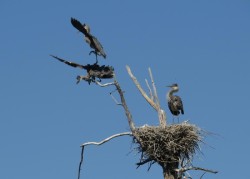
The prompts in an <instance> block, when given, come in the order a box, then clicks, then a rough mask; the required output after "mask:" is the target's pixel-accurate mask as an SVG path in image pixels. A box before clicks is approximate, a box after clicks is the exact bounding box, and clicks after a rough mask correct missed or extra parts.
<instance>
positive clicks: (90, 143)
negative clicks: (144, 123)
mask: <svg viewBox="0 0 250 179" xmlns="http://www.w3.org/2000/svg"><path fill="white" fill-rule="evenodd" d="M124 135H130V136H131V135H132V133H131V132H123V133H119V134H115V135H112V136H110V137H108V138H106V139H104V140H102V141H101V142H86V143H84V144H82V145H81V147H84V146H87V145H102V144H104V143H106V142H108V141H110V140H111V139H113V138H116V137H120V136H124Z"/></svg>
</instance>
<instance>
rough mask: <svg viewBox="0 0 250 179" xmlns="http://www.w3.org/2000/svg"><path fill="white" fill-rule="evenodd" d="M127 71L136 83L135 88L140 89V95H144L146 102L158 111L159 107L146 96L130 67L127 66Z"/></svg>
mask: <svg viewBox="0 0 250 179" xmlns="http://www.w3.org/2000/svg"><path fill="white" fill-rule="evenodd" d="M126 68H127V71H128V74H129V76H130V77H131V79H132V80H133V81H134V83H135V86H136V87H137V88H138V90H139V91H140V93H141V94H142V96H143V97H144V98H145V99H146V101H147V102H148V103H149V104H150V105H151V106H152V107H153V108H154V109H155V110H156V111H157V110H158V107H157V105H156V104H155V103H154V101H153V100H151V99H150V98H149V97H148V95H147V94H146V92H145V91H144V90H143V89H142V87H141V85H140V84H139V82H138V81H137V79H136V77H135V76H134V75H133V74H132V72H131V69H130V67H129V66H128V65H127V66H126Z"/></svg>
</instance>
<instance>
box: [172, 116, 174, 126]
mask: <svg viewBox="0 0 250 179" xmlns="http://www.w3.org/2000/svg"><path fill="white" fill-rule="evenodd" d="M172 120H173V124H174V116H173V119H172Z"/></svg>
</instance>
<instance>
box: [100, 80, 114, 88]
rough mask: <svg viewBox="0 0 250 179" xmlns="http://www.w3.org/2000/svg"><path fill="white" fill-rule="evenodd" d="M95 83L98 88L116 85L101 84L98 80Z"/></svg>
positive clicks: (112, 83)
mask: <svg viewBox="0 0 250 179" xmlns="http://www.w3.org/2000/svg"><path fill="white" fill-rule="evenodd" d="M95 83H96V84H97V85H98V86H100V87H107V86H111V85H114V82H111V83H105V84H102V83H100V82H99V81H97V80H95Z"/></svg>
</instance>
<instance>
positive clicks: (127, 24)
mask: <svg viewBox="0 0 250 179" xmlns="http://www.w3.org/2000/svg"><path fill="white" fill-rule="evenodd" d="M71 17H74V18H77V19H78V20H80V21H81V22H86V23H87V24H89V25H90V26H91V32H92V34H94V35H95V36H96V37H98V39H99V40H100V41H101V43H102V45H103V46H104V50H105V51H106V53H107V59H106V60H103V59H101V58H99V62H100V64H105V65H112V66H113V67H114V68H115V72H116V75H117V79H118V81H119V82H120V85H121V86H122V88H123V90H124V91H125V97H126V99H127V103H128V106H129V108H130V110H131V112H132V115H133V118H134V121H135V123H136V125H137V126H140V125H144V124H149V125H158V119H157V114H156V113H155V111H154V110H153V109H152V108H150V106H149V105H148V104H147V103H146V101H145V100H144V99H143V98H142V97H141V95H140V94H139V92H138V91H137V89H136V87H135V86H134V84H133V83H132V81H131V79H130V78H129V76H128V74H127V72H126V69H125V65H129V66H130V67H131V69H132V71H133V73H134V75H135V76H136V77H137V78H138V80H139V81H140V82H141V83H142V84H143V87H145V86H146V85H145V83H144V79H145V78H147V79H149V76H148V67H151V69H152V71H153V75H154V78H155V83H156V86H157V89H158V93H159V94H158V95H159V98H160V100H161V105H162V107H163V108H164V109H165V110H166V112H167V115H168V119H169V122H171V121H172V116H171V115H170V112H169V110H168V109H167V105H166V98H165V94H166V92H167V90H168V89H167V88H166V87H165V86H166V85H169V84H172V83H175V82H177V83H178V84H179V86H180V91H179V93H178V94H179V95H180V96H181V97H182V99H183V103H184V109H185V115H183V116H181V117H180V121H184V120H190V123H193V124H196V125H198V126H199V127H201V128H202V129H204V130H207V131H209V132H212V133H214V135H210V136H208V137H207V138H206V139H205V144H203V145H201V148H202V154H199V155H197V156H196V157H195V159H194V164H195V165H197V166H200V167H204V168H209V169H214V170H219V174H217V175H213V174H206V175H205V176H204V178H206V179H214V178H215V179H228V178H248V177H249V173H248V170H249V160H250V156H249V151H250V140H249V125H250V120H249V114H248V110H249V100H250V94H249V91H250V79H249V78H250V23H249V22H250V1H248V0H238V1H234V0H221V1H197V0H194V1H187V0H185V1H184V0H181V1H169V0H159V1H147V2H144V1H143V2H142V1H133V0H127V1H121V0H108V1H101V0H99V1H97V0H91V1H90V0H85V1H77V0H74V1H65V0H61V1H58V0H54V1H51V0H43V1H31V0H23V1H20V0H1V2H0V20H1V33H0V81H1V88H0V142H1V148H0V178H1V179H15V178H25V179H45V178H46V179H49V178H60V179H69V178H70V179H76V178H77V169H78V163H79V160H80V147H79V146H80V144H82V143H84V142H87V141H100V140H102V139H104V138H106V137H108V136H110V135H112V134H116V133H119V132H125V131H128V130H129V127H128V123H127V120H126V117H125V115H124V111H123V110H122V108H121V107H120V106H117V105H116V104H115V103H114V101H113V100H112V98H111V97H110V95H109V92H111V91H112V90H114V88H113V87H108V88H100V87H99V86H96V85H94V84H92V85H90V86H89V85H88V84H87V83H84V82H83V83H80V84H79V85H76V84H75V83H76V79H75V77H76V76H77V75H80V74H85V71H81V70H80V69H74V68H71V67H69V66H67V65H65V64H62V63H60V62H58V61H56V60H54V59H52V58H51V57H50V56H49V55H50V54H53V55H57V56H59V57H62V58H65V59H69V60H72V61H75V62H78V63H81V64H87V63H94V62H95V57H94V56H93V55H92V56H89V55H88V53H89V51H90V48H89V46H88V45H87V44H86V43H85V42H84V41H83V37H82V34H80V33H78V32H77V30H76V29H74V28H73V27H72V25H71V24H70V18H71ZM103 82H109V80H106V81H103ZM117 97H118V96H117ZM131 141H132V140H131V138H130V137H127V136H125V137H121V138H118V139H114V140H113V141H111V142H109V143H107V144H105V145H102V146H101V147H97V146H89V147H88V148H86V150H85V160H84V164H83V168H82V178H83V179H84V178H85V179H86V178H88V179H94V178H100V177H101V178H105V179H106V178H107V179H116V178H120V179H127V178H144V179H152V178H162V171H161V168H160V167H159V166H157V165H154V166H152V168H151V170H150V171H149V172H148V171H147V166H143V167H141V168H139V169H136V165H135V163H136V162H137V161H138V160H139V158H140V156H139V155H136V152H135V151H133V146H132V147H131ZM195 173H196V174H197V175H196V174H194V173H192V175H193V176H194V178H198V176H200V175H201V174H202V172H195ZM239 175H240V177H239Z"/></svg>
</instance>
